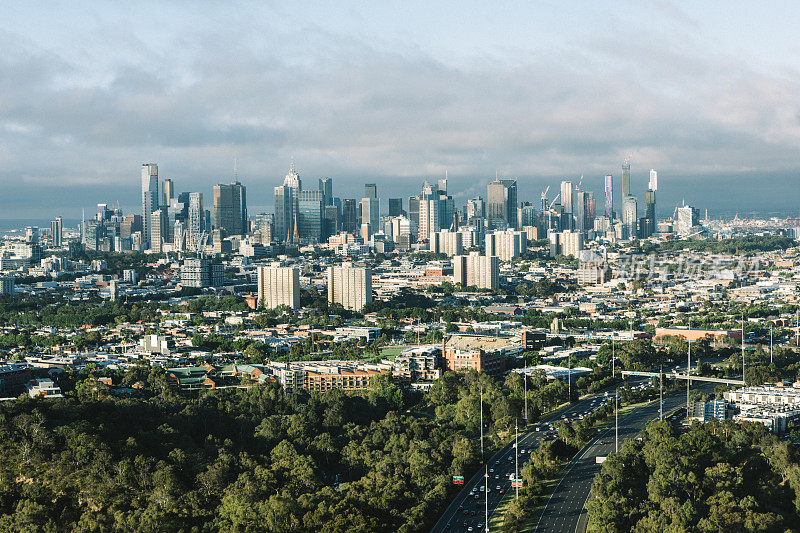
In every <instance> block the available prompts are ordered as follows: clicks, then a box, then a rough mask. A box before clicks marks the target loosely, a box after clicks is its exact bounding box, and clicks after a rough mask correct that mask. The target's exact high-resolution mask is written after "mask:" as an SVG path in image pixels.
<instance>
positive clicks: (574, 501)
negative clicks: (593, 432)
mask: <svg viewBox="0 0 800 533" xmlns="http://www.w3.org/2000/svg"><path fill="white" fill-rule="evenodd" d="M694 388H697V389H700V390H703V391H704V392H710V391H712V390H713V384H711V383H706V384H703V385H700V384H697V385H695V386H694ZM685 403H686V395H685V393H683V392H676V393H673V394H672V395H670V396H665V397H664V414H665V415H666V414H667V413H669V412H670V411H672V410H674V409H676V408H678V407H681V406H682V405H685ZM658 417H659V402H658V400H656V401H654V402H652V403H650V404H648V405H646V406H642V407H639V408H637V409H635V410H633V411H632V412H630V413H628V414H626V415H625V416H623V417H622V418H620V420H619V446H620V447H622V443H623V442H624V440H625V439H629V438H632V437H635V436H636V435H638V434H639V433H640V432H641V431H642V430H643V429H644V428H645V426H646V425H647V423H648V422H650V421H651V420H658ZM611 420H612V425H611V427H610V428H609V429H606V430H605V431H603V432H602V433H600V434H599V435H597V436H596V437H595V438H594V439H592V440H591V441H589V443H588V444H587V445H586V446H585V447H584V448H583V449H582V450H581V451H580V452H578V455H577V456H576V457H575V458H574V459H573V460H572V462H571V463H570V465H569V466H568V467H567V470H566V472H565V473H564V475H563V476H562V478H561V480H560V481H559V483H558V485H557V486H556V488H555V490H554V491H553V493H552V494H551V495H550V497H549V499H548V500H547V503H546V505H545V508H544V510H543V511H542V513H541V515H540V516H539V519H538V522H537V524H536V529H535V530H536V531H538V532H548V533H556V532H558V533H577V532H583V531H585V529H586V523H587V520H588V518H587V514H586V510H585V509H584V506H585V505H586V501H587V500H588V499H589V492H590V490H591V488H592V481H593V480H594V476H595V475H596V474H597V473H599V472H600V468H601V466H602V465H600V464H597V462H596V457H598V456H601V457H602V456H608V455H609V454H611V453H613V452H614V424H613V419H611Z"/></svg>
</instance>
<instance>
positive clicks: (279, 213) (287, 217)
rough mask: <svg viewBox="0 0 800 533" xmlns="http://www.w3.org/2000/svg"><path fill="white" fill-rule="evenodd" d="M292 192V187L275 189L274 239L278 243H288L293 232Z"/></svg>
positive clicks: (283, 186) (280, 186) (281, 186)
mask: <svg viewBox="0 0 800 533" xmlns="http://www.w3.org/2000/svg"><path fill="white" fill-rule="evenodd" d="M294 191H295V189H293V188H292V187H287V186H286V185H278V186H277V187H275V227H274V234H275V235H274V237H275V240H276V241H278V242H289V241H290V240H291V236H292V232H293V230H294Z"/></svg>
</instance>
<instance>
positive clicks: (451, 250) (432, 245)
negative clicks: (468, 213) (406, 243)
mask: <svg viewBox="0 0 800 533" xmlns="http://www.w3.org/2000/svg"><path fill="white" fill-rule="evenodd" d="M428 249H429V250H430V251H431V252H433V253H435V254H445V255H447V256H449V257H452V256H454V255H461V254H463V253H464V236H463V235H462V234H461V233H460V232H457V231H450V230H447V229H443V230H441V231H433V232H431V234H430V242H429V244H428Z"/></svg>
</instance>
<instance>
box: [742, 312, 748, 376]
mask: <svg viewBox="0 0 800 533" xmlns="http://www.w3.org/2000/svg"><path fill="white" fill-rule="evenodd" d="M746 384H747V383H746V382H745V379H744V311H742V385H746Z"/></svg>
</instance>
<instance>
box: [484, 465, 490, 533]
mask: <svg viewBox="0 0 800 533" xmlns="http://www.w3.org/2000/svg"><path fill="white" fill-rule="evenodd" d="M483 477H484V478H485V479H484V482H483V488H484V491H483V524H484V526H483V527H485V528H486V532H487V533H488V532H489V466H488V465H484V466H483Z"/></svg>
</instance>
